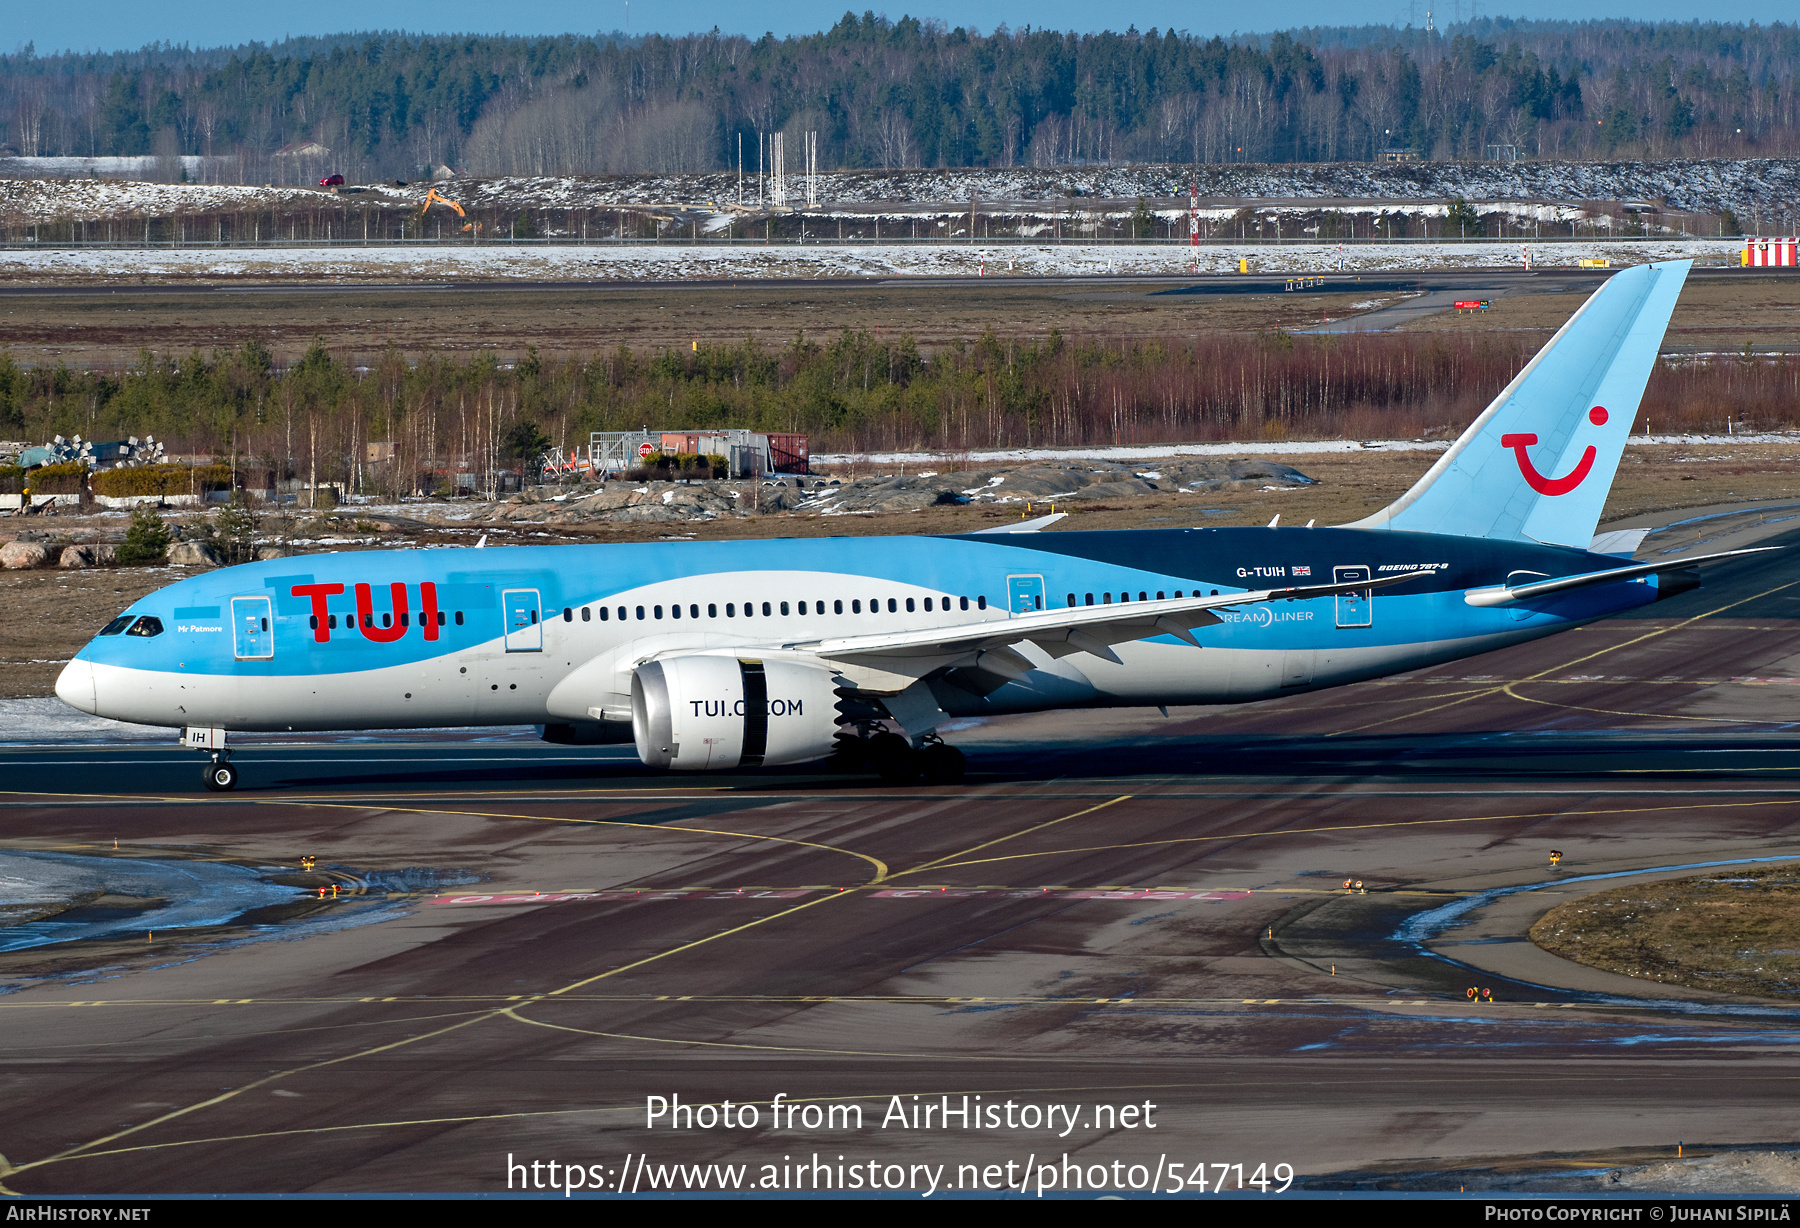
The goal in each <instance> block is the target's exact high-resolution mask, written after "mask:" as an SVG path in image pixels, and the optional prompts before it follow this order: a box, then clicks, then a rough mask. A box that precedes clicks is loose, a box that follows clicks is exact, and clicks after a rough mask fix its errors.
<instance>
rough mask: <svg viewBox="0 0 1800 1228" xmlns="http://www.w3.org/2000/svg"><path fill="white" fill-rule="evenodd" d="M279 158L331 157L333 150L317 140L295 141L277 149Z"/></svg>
mask: <svg viewBox="0 0 1800 1228" xmlns="http://www.w3.org/2000/svg"><path fill="white" fill-rule="evenodd" d="M274 156H275V157H277V158H329V157H330V156H331V150H330V148H329V147H328V146H325V145H321V144H319V143H318V142H317V141H295V142H294V143H293V144H292V145H283V146H282V147H281V148H280V149H277V150H276V151H275V155H274Z"/></svg>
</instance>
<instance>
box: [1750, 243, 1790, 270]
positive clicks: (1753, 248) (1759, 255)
mask: <svg viewBox="0 0 1800 1228" xmlns="http://www.w3.org/2000/svg"><path fill="white" fill-rule="evenodd" d="M1739 261H1740V263H1741V265H1742V267H1743V268H1746V269H1791V268H1794V267H1795V266H1796V264H1800V239H1765V238H1762V237H1760V236H1757V237H1752V238H1746V239H1745V240H1744V251H1743V254H1742V255H1741V256H1740V257H1739Z"/></svg>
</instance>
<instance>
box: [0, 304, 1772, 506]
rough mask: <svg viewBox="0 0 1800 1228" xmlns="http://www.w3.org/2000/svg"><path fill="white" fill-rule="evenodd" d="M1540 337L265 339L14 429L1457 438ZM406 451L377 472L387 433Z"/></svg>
mask: <svg viewBox="0 0 1800 1228" xmlns="http://www.w3.org/2000/svg"><path fill="white" fill-rule="evenodd" d="M1535 348H1536V342H1535V341H1533V340H1532V339H1530V338H1529V337H1523V336H1507V335H1488V336H1478V337H1476V336H1454V335H1448V334H1435V335H1434V334H1377V333H1356V334H1350V335H1348V336H1344V337H1295V336H1290V335H1288V334H1286V333H1282V332H1275V333H1268V334H1262V335H1244V334H1214V335H1211V336H1206V337H1201V338H1195V337H1193V336H1191V335H1171V336H1168V337H1160V338H1151V339H1147V340H1137V341H1128V342H1127V341H1118V340H1109V339H1094V338H1076V337H1065V336H1062V335H1059V334H1052V335H1050V336H1049V337H1047V338H1015V337H1003V336H1000V335H997V334H995V333H992V332H988V333H984V334H983V335H982V336H980V337H979V338H978V339H977V340H976V341H975V342H974V343H973V344H969V345H963V344H956V345H952V346H948V347H946V348H944V349H942V350H939V351H938V352H936V353H934V354H929V355H926V354H921V352H920V351H919V349H918V348H917V347H916V346H915V345H914V343H913V342H912V340H911V339H910V338H908V337H902V338H900V339H898V340H895V339H892V338H887V339H876V338H873V337H871V336H870V335H869V334H867V333H859V332H848V331H847V332H844V333H841V334H839V335H838V336H836V337H833V338H830V339H829V340H826V341H822V342H820V341H814V340H812V339H810V338H807V337H804V336H797V337H795V338H794V339H793V341H792V342H790V343H789V344H788V345H786V346H784V347H781V348H779V349H767V348H764V347H761V346H758V345H756V344H754V343H751V342H748V341H746V342H744V343H742V344H740V345H708V344H702V345H700V346H699V347H698V348H697V349H681V350H666V351H659V352H654V353H651V352H640V351H633V350H630V349H626V348H623V347H621V348H620V349H618V350H615V351H613V352H611V353H605V354H595V355H591V356H587V357H579V358H571V359H567V360H558V361H546V360H541V359H540V358H539V356H538V355H537V354H536V353H535V352H528V353H527V354H525V355H524V356H522V357H521V358H520V359H519V360H518V361H516V362H514V363H511V364H506V363H503V362H501V361H500V360H499V359H498V358H497V357H495V356H494V355H492V354H484V355H480V356H476V357H473V358H466V359H465V358H457V357H449V356H444V355H441V354H419V355H409V354H403V353H401V352H400V351H398V350H395V349H388V350H382V351H376V352H372V353H331V352H328V351H326V350H325V349H324V348H322V347H319V346H314V347H313V349H312V350H311V351H310V352H309V353H307V354H306V356H305V357H304V358H302V359H301V360H300V361H298V362H297V363H295V364H294V365H293V366H291V367H289V368H287V369H286V370H280V371H278V370H276V369H275V368H274V366H273V365H272V362H271V359H270V355H269V352H268V351H267V350H266V349H264V348H262V347H261V346H260V345H258V344H257V343H254V342H252V343H250V344H248V345H246V346H244V347H242V348H240V349H237V350H232V351H228V352H220V353H215V354H213V355H210V356H202V355H200V354H197V353H196V354H192V355H190V356H188V357H187V358H152V357H151V356H149V355H147V354H146V355H144V356H143V358H142V359H141V360H140V361H139V362H138V363H137V364H135V365H133V366H131V367H129V368H127V369H123V370H115V371H110V372H108V371H92V370H71V369H68V368H32V369H28V368H25V367H23V366H20V365H18V364H16V363H14V362H13V360H12V359H11V358H10V357H8V356H7V355H5V354H4V353H0V438H14V439H33V440H36V439H47V438H49V437H50V436H51V435H54V434H62V435H65V436H71V435H75V434H80V435H82V436H84V437H86V438H89V439H94V438H100V439H110V438H119V437H123V436H126V435H139V436H142V435H146V434H153V435H155V436H156V437H157V439H159V440H161V441H163V442H164V444H165V445H166V446H167V447H168V449H169V451H170V452H171V453H178V454H182V455H188V456H193V457H198V458H202V459H204V458H210V457H215V456H216V457H219V458H221V459H235V460H237V461H240V462H242V463H245V464H256V465H261V466H263V467H265V468H267V469H271V470H278V471H282V472H285V473H288V474H290V475H299V476H305V477H312V476H316V478H317V480H318V481H321V482H332V483H341V484H343V485H346V486H349V487H351V488H353V489H360V490H365V491H368V492H370V493H382V494H388V495H405V494H417V493H425V492H429V491H434V490H439V489H442V488H443V486H444V485H445V484H446V483H450V482H452V481H454V480H455V477H456V475H457V474H472V475H474V481H475V485H476V486H477V487H478V488H482V489H487V488H491V487H492V486H494V485H495V483H494V482H493V475H494V474H495V472H496V471H497V470H500V469H503V468H512V469H515V470H516V469H520V468H524V469H527V470H528V469H529V462H530V461H531V460H532V459H534V458H535V456H536V454H537V451H538V450H539V449H540V448H541V447H542V446H544V445H545V444H558V445H563V446H572V445H578V444H581V443H585V442H586V439H587V434H588V432H589V431H593V430H635V429H637V428H638V427H640V426H641V425H644V424H646V423H648V424H650V425H651V426H653V427H656V428H661V429H677V428H692V427H750V428H756V429H762V430H783V431H800V432H804V433H806V434H808V435H810V436H811V437H812V440H813V450H814V451H815V452H828V451H829V452H851V453H855V452H864V451H889V450H896V449H898V450H919V451H930V452H938V453H942V454H946V455H948V456H954V455H956V454H958V453H963V452H968V451H971V450H978V449H983V448H997V447H1028V446H1054V445H1084V444H1098V443H1130V442H1136V443H1162V442H1176V441H1179V442H1190V441H1196V440H1237V441H1240V442H1244V443H1246V444H1247V445H1248V446H1251V447H1254V441H1256V440H1281V439H1296V438H1325V439H1339V438H1348V439H1393V438H1419V437H1425V438H1448V437H1450V436H1453V435H1455V434H1457V433H1459V432H1460V431H1461V430H1462V428H1463V427H1464V426H1466V425H1467V424H1468V422H1469V421H1470V420H1471V419H1472V418H1473V417H1474V416H1475V415H1476V414H1477V413H1479V412H1480V410H1481V408H1482V407H1483V406H1484V405H1485V404H1486V403H1487V402H1488V401H1489V400H1490V399H1491V398H1492V397H1493V395H1494V394H1495V393H1496V392H1498V391H1499V390H1500V389H1501V388H1502V387H1504V386H1505V384H1506V382H1507V381H1508V380H1509V379H1510V378H1511V377H1512V376H1513V375H1514V374H1515V373H1517V371H1518V370H1519V368H1520V367H1521V366H1522V365H1523V364H1524V363H1525V362H1526V361H1527V360H1528V359H1529V358H1530V356H1531V353H1532V352H1533V350H1534V349H1535ZM1640 417H1641V420H1644V421H1647V422H1650V423H1652V424H1653V425H1654V428H1655V430H1657V431H1658V432H1661V433H1669V432H1680V431H1697V432H1723V431H1724V430H1725V429H1726V424H1727V422H1730V423H1731V424H1732V425H1733V427H1734V429H1737V430H1739V431H1743V430H1771V429H1785V430H1791V429H1794V428H1797V427H1800V362H1797V361H1795V360H1794V359H1792V358H1791V357H1780V356H1773V357H1772V356H1760V357H1759V356H1755V355H1751V354H1745V355H1744V356H1742V357H1725V358H1722V359H1720V358H1715V359H1710V360H1700V359H1674V360H1665V361H1664V362H1663V363H1662V364H1660V365H1659V367H1658V368H1657V370H1656V372H1655V373H1654V375H1653V376H1652V377H1651V380H1650V385H1649V388H1648V390H1647V391H1646V393H1645V396H1644V400H1643V408H1642V410H1641V415H1640ZM372 443H377V444H391V445H392V448H391V449H389V448H385V447H383V448H378V449H375V450H374V451H375V452H376V453H379V454H381V455H384V456H385V455H387V454H388V453H390V452H391V454H392V461H391V462H384V463H383V464H381V465H379V466H376V465H371V464H369V463H367V459H366V458H367V457H368V456H370V455H371V450H370V448H369V445H370V444H372Z"/></svg>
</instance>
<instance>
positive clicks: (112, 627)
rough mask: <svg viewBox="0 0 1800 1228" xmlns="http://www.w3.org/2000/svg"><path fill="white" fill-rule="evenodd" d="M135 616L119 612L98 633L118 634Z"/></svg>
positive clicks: (314, 621) (315, 624)
mask: <svg viewBox="0 0 1800 1228" xmlns="http://www.w3.org/2000/svg"><path fill="white" fill-rule="evenodd" d="M136 617H137V615H135V614H121V615H119V616H118V617H117V618H115V619H113V620H112V621H111V622H109V623H107V624H106V625H105V626H104V627H102V628H100V634H101V635H117V634H119V632H121V631H123V630H125V628H127V627H129V626H130V625H131V620H132V619H134V618H136ZM318 625H319V620H318V619H317V618H314V619H313V626H315V627H316V626H318Z"/></svg>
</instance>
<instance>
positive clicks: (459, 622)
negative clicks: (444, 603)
mask: <svg viewBox="0 0 1800 1228" xmlns="http://www.w3.org/2000/svg"><path fill="white" fill-rule="evenodd" d="M456 625H457V626H459V627H460V626H462V625H463V621H462V611H461V610H458V611H457V612H456Z"/></svg>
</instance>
